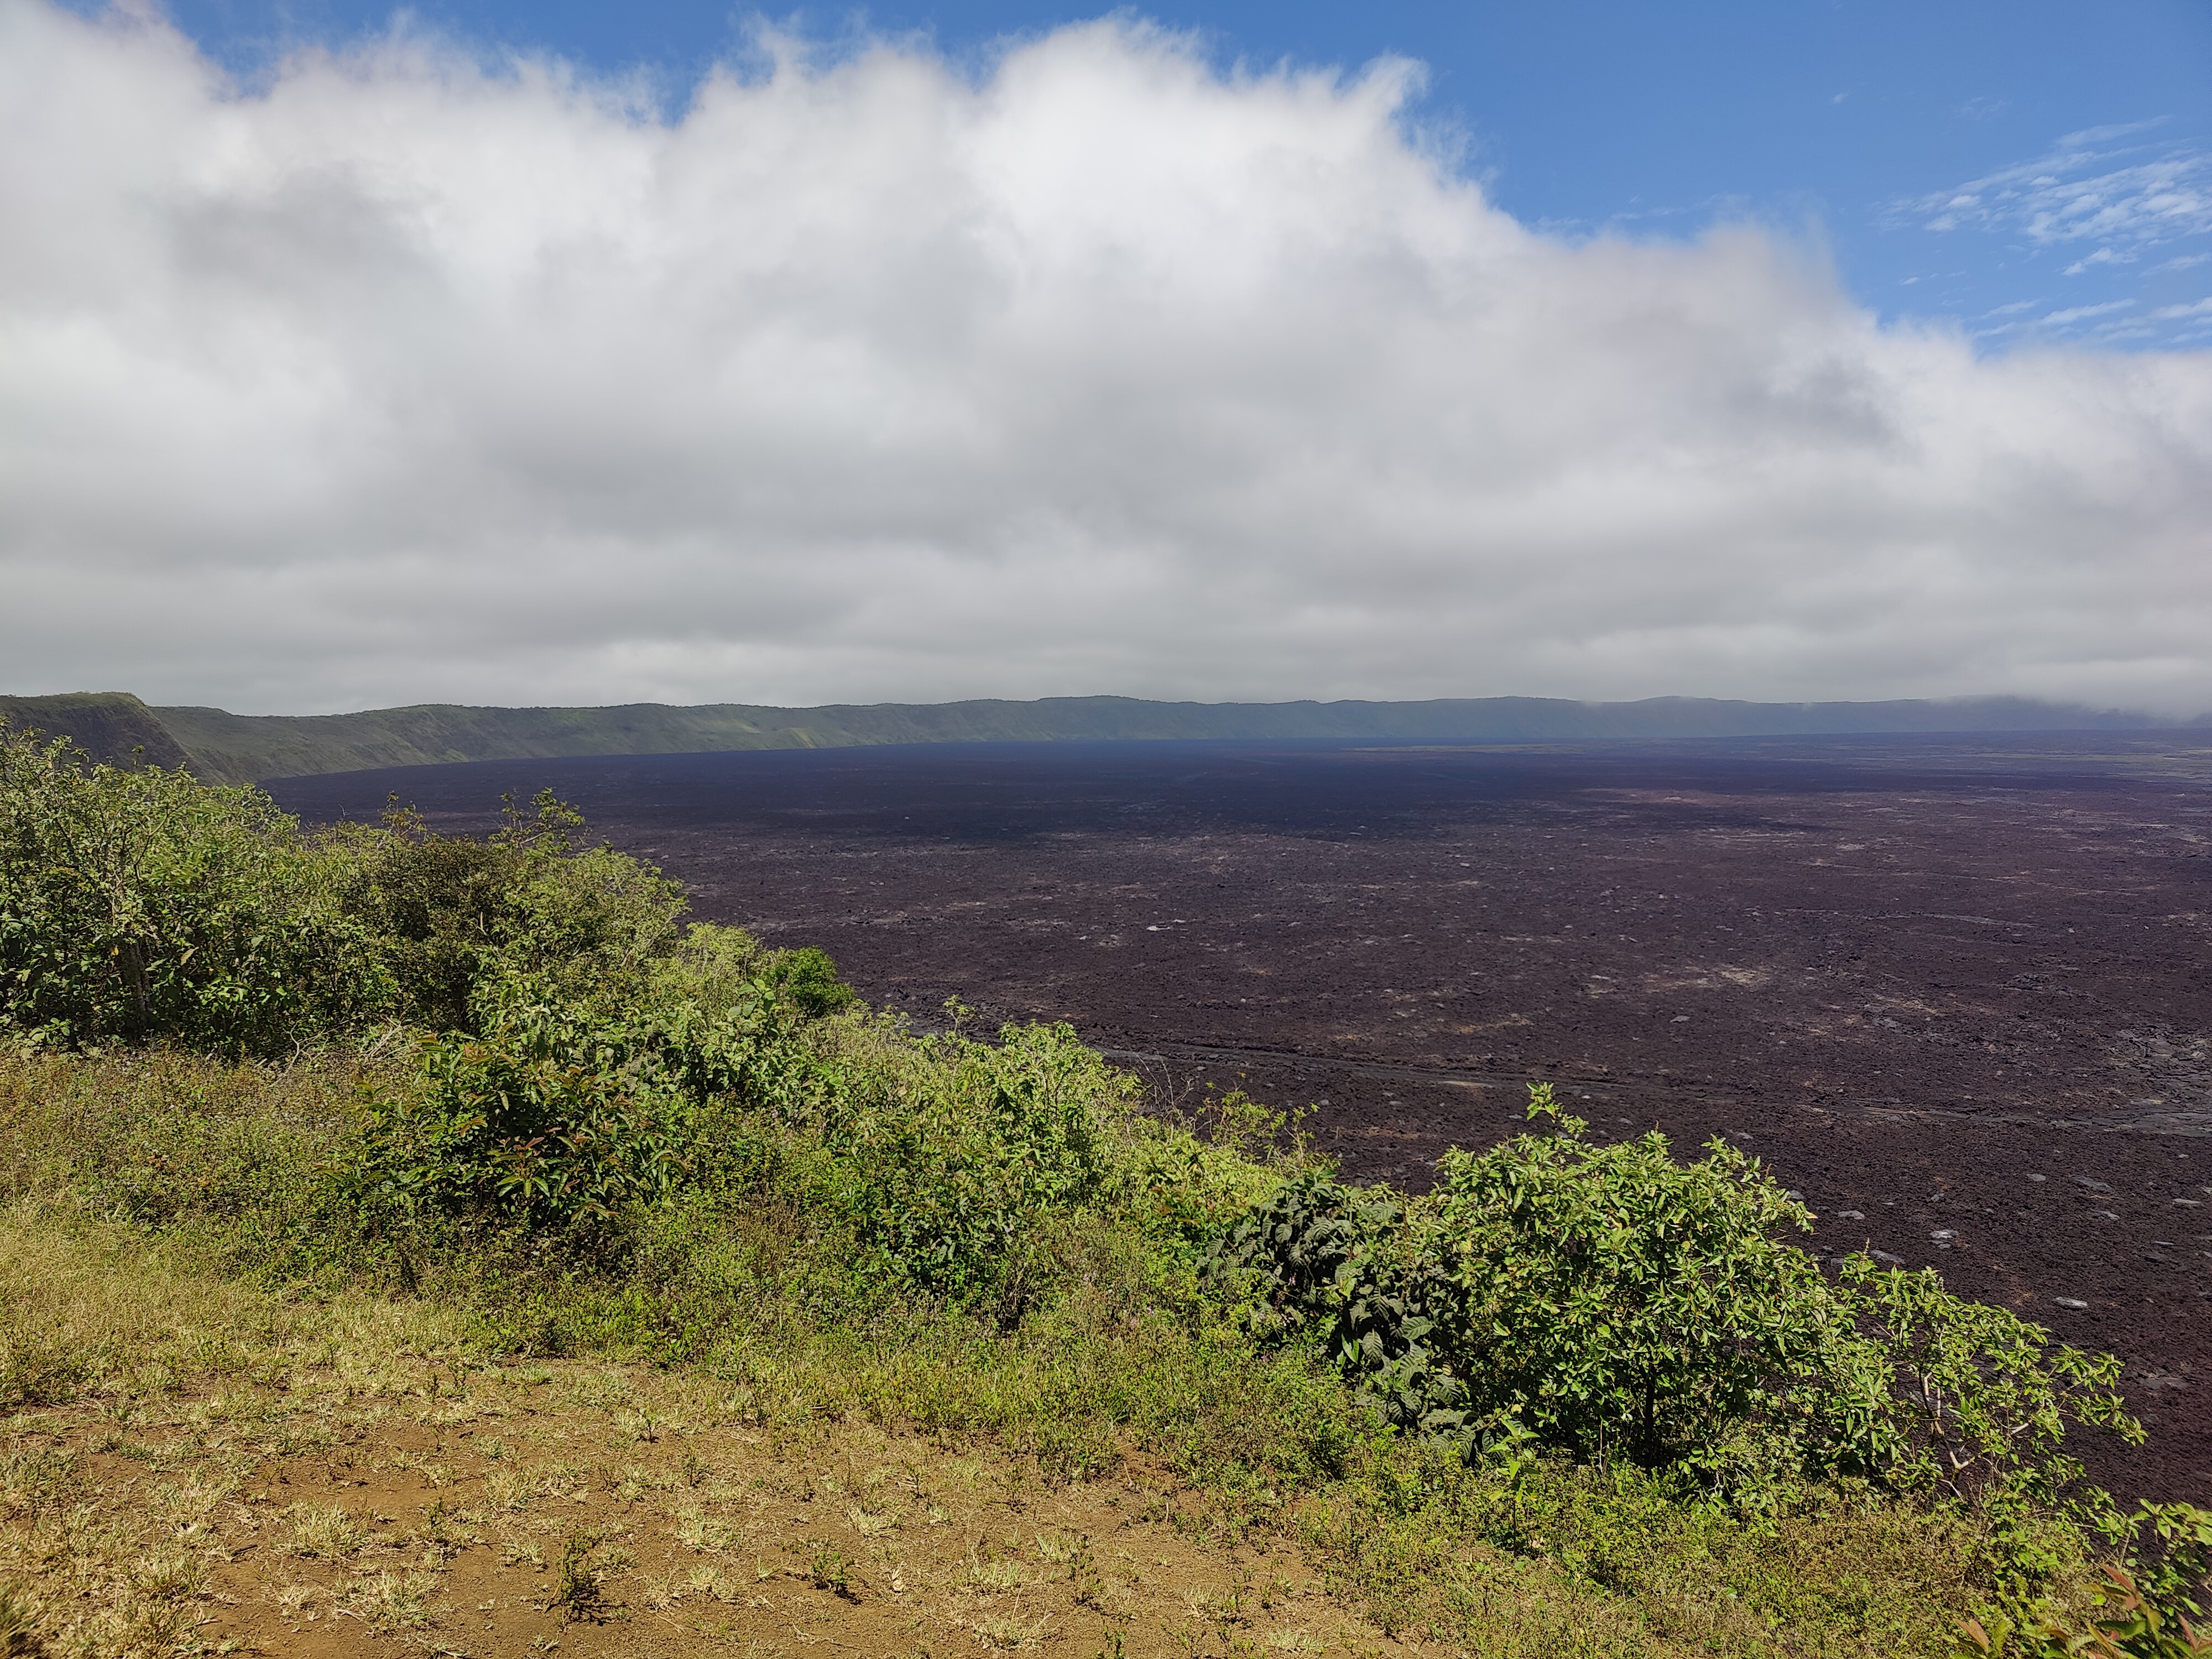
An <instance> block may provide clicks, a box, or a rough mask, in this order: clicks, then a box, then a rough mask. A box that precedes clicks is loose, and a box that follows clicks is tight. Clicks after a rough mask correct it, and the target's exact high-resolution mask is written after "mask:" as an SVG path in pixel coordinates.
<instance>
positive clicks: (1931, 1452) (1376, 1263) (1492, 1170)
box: [1212, 1085, 2142, 1574]
mask: <svg viewBox="0 0 2212 1659" xmlns="http://www.w3.org/2000/svg"><path fill="white" fill-rule="evenodd" d="M1529 1111H1530V1115H1531V1117H1532V1119H1540V1120H1544V1121H1547V1123H1548V1124H1549V1126H1550V1131H1551V1132H1550V1133H1542V1134H1532V1135H1522V1136H1519V1137H1516V1139H1512V1140H1510V1141H1508V1142H1506V1143H1504V1145H1502V1146H1497V1147H1494V1148H1492V1150H1490V1151H1489V1152H1483V1153H1480V1154H1475V1153H1468V1152H1450V1153H1447V1154H1446V1155H1445V1157H1444V1158H1443V1159H1442V1160H1441V1161H1440V1163H1439V1165H1438V1173H1439V1176H1440V1180H1439V1183H1438V1186H1437V1190H1436V1192H1435V1193H1433V1194H1431V1195H1430V1196H1429V1197H1428V1198H1426V1199H1424V1200H1419V1201H1417V1202H1415V1203H1413V1204H1411V1205H1401V1204H1400V1203H1399V1202H1398V1201H1397V1200H1395V1199H1394V1198H1393V1197H1392V1196H1390V1195H1389V1194H1387V1193H1384V1192H1380V1191H1376V1192H1370V1193H1364V1194H1363V1193H1357V1192H1353V1191H1352V1190H1350V1189H1347V1188H1343V1187H1341V1186H1339V1185H1336V1184H1335V1183H1334V1182H1329V1181H1328V1180H1327V1179H1326V1178H1325V1177H1324V1176H1321V1175H1319V1174H1312V1173H1310V1174H1306V1175H1304V1176H1299V1177H1297V1178H1296V1179H1293V1180H1291V1181H1289V1182H1285V1183H1284V1184H1283V1185H1282V1186H1281V1187H1280V1188H1279V1189H1278V1190H1277V1191H1276V1192H1275V1193H1274V1194H1273V1195H1272V1196H1271V1197H1269V1198H1268V1199H1267V1201H1266V1202H1265V1203H1264V1204H1263V1205H1261V1206H1259V1207H1258V1208H1257V1209H1255V1211H1254V1212H1251V1213H1250V1214H1249V1215H1248V1216H1247V1217H1245V1218H1243V1219H1242V1220H1240V1221H1239V1222H1238V1223H1237V1225H1235V1226H1233V1227H1232V1228H1231V1229H1230V1230H1229V1231H1227V1233H1226V1234H1225V1237H1224V1238H1223V1241H1222V1243H1221V1245H1220V1247H1219V1249H1218V1250H1217V1252H1216V1255H1215V1257H1214V1259H1213V1263H1212V1266H1213V1270H1214V1272H1215V1273H1216V1274H1217V1276H1218V1277H1222V1278H1224V1279H1236V1278H1237V1275H1240V1274H1241V1275H1242V1279H1241V1283H1242V1284H1243V1286H1244V1287H1245V1293H1246V1294H1247V1296H1248V1297H1252V1298H1254V1299H1255V1301H1256V1303H1257V1304H1259V1305H1260V1306H1261V1307H1262V1308H1264V1310H1266V1312H1265V1316H1261V1317H1255V1316H1254V1315H1253V1314H1252V1313H1251V1312H1250V1311H1249V1310H1248V1314H1247V1317H1248V1320H1249V1321H1250V1322H1251V1323H1252V1324H1253V1326H1254V1328H1255V1332H1257V1333H1258V1334H1261V1335H1262V1336H1263V1337H1273V1339H1275V1340H1289V1339H1291V1338H1296V1337H1300V1336H1304V1337H1306V1338H1309V1339H1316V1338H1317V1339H1318V1340H1319V1342H1320V1344H1321V1346H1322V1348H1323V1350H1324V1352H1327V1353H1328V1355H1329V1357H1330V1358H1333V1359H1334V1361H1335V1362H1336V1364H1338V1365H1339V1367H1340V1369H1341V1370H1343V1371H1344V1372H1345V1373H1346V1375H1347V1376H1350V1377H1351V1378H1352V1379H1353V1380H1354V1382H1355V1383H1356V1384H1357V1385H1358V1387H1360V1388H1361V1389H1363V1390H1364V1393H1365V1394H1366V1395H1367V1396H1368V1397H1370V1399H1372V1400H1373V1401H1375V1402H1376V1404H1377V1405H1378V1406H1379V1407H1381V1408H1382V1409H1383V1411H1384V1413H1385V1414H1386V1416H1387V1417H1388V1418H1389V1420H1390V1421H1392V1422H1393V1423H1395V1424H1396V1425H1399V1426H1401V1427H1402V1428H1406V1429H1408V1430H1414V1431H1420V1432H1422V1433H1425V1434H1428V1435H1431V1436H1441V1437H1445V1438H1448V1439H1450V1440H1452V1441H1453V1442H1455V1443H1456V1444H1457V1445H1458V1446H1459V1447H1460V1448H1461V1449H1462V1450H1463V1451H1465V1452H1468V1453H1470V1454H1488V1455H1492V1457H1497V1456H1501V1455H1502V1456H1504V1458H1506V1459H1507V1460H1508V1461H1509V1462H1513V1461H1517V1460H1521V1459H1524V1458H1525V1457H1526V1456H1527V1455H1528V1454H1529V1452H1530V1451H1532V1450H1533V1449H1536V1448H1544V1449H1550V1450H1552V1451H1555V1452H1559V1453H1563V1454H1565V1455H1566V1456H1568V1457H1569V1458H1571V1460H1573V1461H1575V1462H1586V1463H1595V1464H1598V1465H1601V1466H1602V1465H1606V1464H1609V1463H1613V1462H1626V1463H1628V1464H1631V1465H1633V1466H1635V1467H1638V1468H1644V1469H1647V1470H1653V1471H1667V1472H1668V1473H1669V1474H1671V1475H1672V1476H1674V1477H1675V1478H1679V1479H1684V1480H1688V1481H1690V1482H1692V1484H1693V1485H1694V1486H1698V1487H1699V1488H1702V1489H1704V1490H1705V1491H1708V1492H1713V1493H1715V1494H1717V1495H1719V1496H1721V1497H1723V1498H1726V1499H1727V1500H1728V1501H1729V1502H1730V1503H1732V1504H1735V1505H1737V1506H1739V1507H1743V1508H1749V1509H1759V1508H1761V1507H1771V1506H1773V1505H1775V1504H1778V1503H1781V1502H1784V1501H1785V1500H1786V1498H1787V1497H1788V1494H1789V1493H1790V1492H1791V1491H1792V1490H1794V1489H1795V1488H1796V1486H1797V1485H1799V1484H1800V1483H1802V1482H1805V1481H1819V1480H1834V1479H1838V1478H1864V1479H1871V1480H1877V1481H1879V1482H1881V1484H1883V1485H1884V1486H1887V1487H1889V1488H1891V1489H1893V1490H1895V1491H1899V1492H1940V1493H1942V1494H1944V1495H1947V1496H1949V1497H1952V1498H1965V1497H1966V1496H1969V1495H1972V1496H1975V1497H1977V1498H1978V1499H1980V1500H1981V1501H1984V1502H1986V1503H1989V1504H1992V1505H1994V1506H1995V1507H1994V1508H1993V1509H1992V1511H1991V1512H1992V1514H1994V1515H1997V1516H2015V1517H2017V1518H2018V1519H2019V1521H2020V1525H2019V1527H2018V1528H2017V1535H2016V1537H2015V1538H2014V1539H2013V1541H2012V1549H2013V1554H2014V1555H2015V1557H2017V1558H2020V1560H2021V1570H2022V1571H2024V1572H2029V1573H2031V1574H2032V1573H2033V1571H2038V1570H2040V1569H2038V1568H2037V1566H2036V1564H2034V1563H2033V1562H2032V1561H2030V1560H2028V1559H2027V1556H2029V1555H2032V1554H2033V1552H2034V1550H2035V1549H2036V1548H2037V1547H2038V1545H2037V1539H2038V1537H2039V1534H2038V1533H2037V1531H2036V1529H2035V1528H2034V1527H2033V1524H2031V1523H2030V1521H2029V1517H2031V1516H2033V1515H2034V1514H2037V1513H2040V1512H2041V1511H2042V1510H2045V1509H2047V1508H2048V1507H2049V1506H2050V1505H2051V1504H2054V1503H2057V1502H2060V1501H2062V1499H2063V1498H2065V1496H2066V1495H2067V1493H2068V1492H2069V1488H2071V1487H2072V1486H2074V1485H2075V1482H2076V1481H2077V1480H2078V1477H2079V1475H2080V1473H2081V1467H2080V1465H2079V1463H2078V1462H2075V1461H2074V1460H2073V1459H2071V1458H2069V1457H2068V1456H2066V1455H2064V1454H2063V1451H2062V1449H2061V1448H2062V1446H2063V1441H2064V1438H2065V1435H2066V1432H2067V1429H2068V1427H2069V1425H2093V1426H2095V1427H2099V1428H2103V1429H2106V1430H2109V1431H2114V1432H2116V1433H2118V1434H2119V1435H2120V1436H2121V1437H2123V1438H2125V1439H2130V1440H2140V1439H2141V1437H2142V1430H2141V1428H2140V1426H2139V1425H2136V1423H2135V1422H2134V1421H2133V1419H2130V1417H2129V1416H2128V1415H2127V1413H2126V1412H2125V1410H2124V1407H2123V1405H2122V1402H2121V1401H2120V1399H2119V1396H2118V1395H2117V1394H2116V1393H2115V1392H2114V1385H2115V1383H2117V1381H2118V1361H2116V1360H2114V1359H2112V1358H2111V1357H2110V1356H2108V1355H2106V1356H2092V1355H2087V1354H2084V1353H2081V1352H2079V1351H2077V1350H2075V1349H2072V1348H2069V1347H2066V1346H2063V1345H2059V1344H2057V1343H2054V1342H2052V1341H2051V1338H2050V1335H2049V1334H2048V1333H2047V1332H2045V1331H2044V1330H2043V1329H2041V1328H2039V1327H2037V1326H2034V1325H2032V1324H2029V1323H2027V1322H2026V1321H2024V1320H2021V1319H2020V1318H2018V1317H2017V1316H2015V1315H2013V1314H2011V1313H2009V1312H2008V1311H2006V1310H2002V1309H2000V1308H1992V1307H1987V1306H1984V1305H1982V1304H1977V1303H1971V1302H1966V1301H1964V1300H1962V1299H1961V1298H1960V1297H1954V1296H1953V1295H1952V1294H1950V1293H1949V1292H1948V1291H1946V1290H1945V1289H1944V1288H1943V1285H1942V1281H1941V1280H1940V1279H1938V1278H1937V1277H1936V1275H1935V1274H1934V1273H1900V1272H1884V1271H1882V1270H1881V1269H1880V1268H1878V1267H1875V1264H1874V1263H1873V1262H1872V1261H1869V1260H1867V1259H1865V1258H1863V1257H1855V1258H1853V1259H1851V1260H1850V1261H1847V1262H1846V1263H1845V1264H1844V1267H1843V1268H1842V1270H1841V1272H1840V1273H1839V1274H1838V1277H1837V1279H1835V1280H1833V1281H1831V1280H1830V1279H1827V1278H1826V1277H1825V1276H1824V1275H1823V1274H1822V1273H1821V1271H1820V1267H1819V1265H1818V1264H1817V1263H1816V1262H1815V1261H1814V1259H1813V1258H1812V1256H1811V1255H1808V1254H1807V1253H1806V1252H1805V1251H1804V1250H1802V1249H1799V1248H1797V1247H1796V1246H1795V1245H1793V1244H1791V1243H1788V1242H1787V1240H1786V1239H1785V1238H1783V1237H1778V1236H1777V1235H1778V1234H1782V1233H1785V1232H1787V1231H1802V1230H1804V1229H1805V1228H1806V1227H1807V1226H1808V1225H1809V1218H1808V1216H1807V1214H1806V1212H1805V1211H1804V1209H1803V1208H1802V1206H1799V1205H1797V1204H1796V1203H1795V1202H1793V1201H1792V1200H1790V1198H1789V1197H1788V1196H1787V1195H1786V1194H1784V1193H1783V1192H1782V1190H1781V1189H1780V1188H1778V1186H1776V1185H1775V1183H1774V1182H1772V1181H1771V1180H1770V1179H1769V1178H1768V1177H1767V1176H1765V1173H1764V1172H1763V1171H1762V1170H1760V1169H1759V1165H1758V1164H1756V1163H1755V1162H1754V1161H1753V1160H1752V1159H1750V1158H1747V1157H1745V1156H1744V1155H1743V1154H1742V1153H1741V1152H1738V1151H1736V1150H1735V1148H1733V1147H1730V1146H1728V1145H1727V1144H1726V1143H1725V1142H1721V1141H1715V1142H1714V1143H1712V1144H1711V1146H1708V1147H1707V1149H1706V1152H1705V1157H1704V1158H1701V1159H1699V1160H1698V1161H1697V1162H1695V1163H1692V1164H1678V1163H1676V1162H1675V1160H1674V1157H1673V1154H1672V1152H1671V1149H1670V1148H1669V1146H1668V1142H1667V1140H1666V1139H1665V1137H1663V1136H1662V1135H1658V1134H1656V1133H1654V1134H1649V1135H1645V1136H1643V1137H1641V1138H1640V1139H1636V1140H1632V1141H1626V1142H1623V1143H1620V1144H1618V1145H1613V1146H1601V1145H1598V1144H1595V1143H1593V1142H1592V1141H1590V1140H1589V1139H1587V1138H1586V1127H1587V1126H1585V1125H1584V1124H1583V1123H1582V1122H1580V1121H1578V1120H1577V1119H1574V1118H1572V1117H1567V1116H1564V1115H1561V1114H1560V1113H1559V1110H1558V1108H1557V1106H1556V1103H1554V1101H1553V1097H1552V1095H1551V1091H1550V1090H1549V1089H1548V1088H1547V1086H1545V1085H1537V1086H1536V1087H1535V1088H1534V1090H1532V1091H1531V1104H1530V1108H1529ZM2079 1501H2080V1502H2081V1504H2084V1505H2085V1508H2084V1510H2083V1513H2084V1515H2085V1516H2088V1517H2089V1518H2092V1519H2093V1518H2095V1516H2097V1515H2098V1514H2099V1513H2100V1509H2101V1506H2102V1505H2103V1504H2105V1503H2106V1500H2105V1499H2104V1498H2103V1497H2102V1494H2100V1493H2096V1492H2087V1493H2086V1494H2083V1495H2082V1496H2081V1498H2080V1499H2079ZM2023 1553H2025V1554H2023ZM2045 1565H2046V1566H2047V1565H2048V1564H2045Z"/></svg>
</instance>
